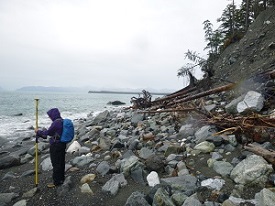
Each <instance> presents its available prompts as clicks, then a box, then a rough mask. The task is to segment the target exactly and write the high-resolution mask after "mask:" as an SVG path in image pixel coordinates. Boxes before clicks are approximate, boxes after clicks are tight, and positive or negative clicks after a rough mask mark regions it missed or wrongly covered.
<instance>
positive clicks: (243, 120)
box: [132, 70, 275, 141]
mask: <svg viewBox="0 0 275 206" xmlns="http://www.w3.org/2000/svg"><path fill="white" fill-rule="evenodd" d="M274 79H275V70H269V71H266V72H263V73H259V74H256V75H254V76H252V77H251V78H249V79H247V80H245V81H243V82H242V83H229V84H226V85H223V86H218V87H215V88H212V89H208V90H204V89H203V88H202V87H201V86H200V85H196V86H193V87H190V86H187V87H185V88H183V89H181V90H179V91H177V92H174V93H172V94H169V95H166V96H164V97H162V98H159V99H156V100H154V101H151V94H150V93H149V92H147V91H145V90H143V97H139V98H132V103H133V104H134V107H133V108H135V109H142V112H143V113H162V112H177V113H179V112H183V113H184V112H190V111H194V112H196V113H198V114H200V115H201V119H200V122H202V123H208V124H213V125H216V126H217V128H219V129H220V130H221V131H220V132H219V134H223V133H225V134H232V133H250V134H251V135H250V136H251V137H252V139H253V140H255V141H257V136H258V135H259V134H261V133H263V132H265V131H266V132H268V131H267V130H268V129H269V128H274V127H275V118H272V117H271V116H270V115H261V114H255V113H249V114H246V115H241V114H237V115H235V116H233V115H230V114H227V113H226V112H218V113H217V112H209V111H206V110H205V108H204V105H205V100H206V98H207V97H208V96H209V95H212V94H221V93H223V95H225V94H226V92H228V91H234V90H235V89H236V88H238V90H240V87H243V85H248V84H249V85H250V87H252V89H253V87H254V89H257V90H260V92H261V93H262V95H263V96H264V97H265V102H266V103H265V104H266V105H268V106H273V107H274V102H275V84H274V81H273V80H274ZM271 82H273V84H272V83H271ZM273 109H274V108H273Z"/></svg>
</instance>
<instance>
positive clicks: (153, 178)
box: [146, 171, 160, 187]
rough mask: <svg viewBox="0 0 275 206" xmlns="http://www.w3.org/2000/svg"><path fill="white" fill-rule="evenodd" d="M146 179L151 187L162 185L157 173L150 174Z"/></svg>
mask: <svg viewBox="0 0 275 206" xmlns="http://www.w3.org/2000/svg"><path fill="white" fill-rule="evenodd" d="M146 179H147V182H148V185H149V186H150V187H154V186H155V185H158V184H159V183H160V180H159V175H158V173H157V172H155V171H152V172H150V174H149V175H148V176H147V178H146Z"/></svg>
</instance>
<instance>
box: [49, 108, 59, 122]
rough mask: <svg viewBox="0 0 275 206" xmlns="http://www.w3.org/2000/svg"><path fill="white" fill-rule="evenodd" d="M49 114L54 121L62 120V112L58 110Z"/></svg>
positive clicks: (54, 109)
mask: <svg viewBox="0 0 275 206" xmlns="http://www.w3.org/2000/svg"><path fill="white" fill-rule="evenodd" d="M47 114H48V115H49V117H50V118H51V120H52V121H54V120H56V119H59V118H61V116H60V112H59V110H58V109H57V108H53V109H50V110H49V111H48V112H47Z"/></svg>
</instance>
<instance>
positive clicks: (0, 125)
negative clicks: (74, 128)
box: [0, 92, 160, 140]
mask: <svg viewBox="0 0 275 206" xmlns="http://www.w3.org/2000/svg"><path fill="white" fill-rule="evenodd" d="M133 96H135V97H138V95H137V94H113V93H112V94H109V93H108V94H107V93H88V92H87V93H85V92H83V93H65V92H64V93H61V92H60V93H53V92H0V137H4V138H8V139H11V140H12V139H16V138H18V137H20V136H22V133H26V132H30V131H31V130H30V128H31V127H35V122H36V116H35V114H36V103H35V99H39V101H38V126H39V127H48V126H49V125H50V124H51V120H50V119H49V118H48V115H47V113H46V112H47V111H48V110H49V109H51V108H54V107H57V108H58V109H59V110H60V113H61V116H62V117H63V118H70V119H73V120H77V119H80V118H86V117H87V115H96V114H98V113H99V112H101V111H104V110H106V109H108V110H111V109H119V108H120V107H115V106H110V105H107V103H108V102H109V101H115V100H119V101H121V102H124V103H126V104H125V105H123V106H122V107H128V106H130V105H131V103H130V100H131V97H133ZM157 97H160V96H157V95H156V96H153V97H152V100H153V99H154V98H157Z"/></svg>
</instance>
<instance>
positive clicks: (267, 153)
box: [244, 144, 275, 166]
mask: <svg viewBox="0 0 275 206" xmlns="http://www.w3.org/2000/svg"><path fill="white" fill-rule="evenodd" d="M244 149H246V150H248V151H250V152H253V153H255V154H257V155H259V156H262V157H263V158H264V159H265V160H266V161H268V162H269V163H271V164H272V165H273V166H275V151H273V150H267V149H264V148H262V147H260V146H256V145H253V144H248V145H247V146H244Z"/></svg>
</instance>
